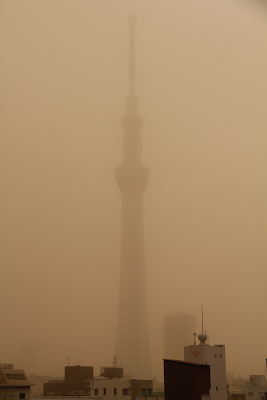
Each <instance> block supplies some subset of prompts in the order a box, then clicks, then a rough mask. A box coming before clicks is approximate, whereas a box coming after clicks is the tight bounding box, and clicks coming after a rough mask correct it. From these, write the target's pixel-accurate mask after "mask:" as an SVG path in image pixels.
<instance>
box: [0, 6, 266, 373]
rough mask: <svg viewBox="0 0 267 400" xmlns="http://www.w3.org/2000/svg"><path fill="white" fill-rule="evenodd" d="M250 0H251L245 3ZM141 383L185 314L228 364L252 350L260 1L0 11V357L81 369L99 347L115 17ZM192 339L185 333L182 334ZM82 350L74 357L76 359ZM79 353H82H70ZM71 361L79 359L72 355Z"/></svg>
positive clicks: (111, 280) (111, 231) (262, 186)
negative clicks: (172, 321)
mask: <svg viewBox="0 0 267 400" xmlns="http://www.w3.org/2000/svg"><path fill="white" fill-rule="evenodd" d="M252 3H253V4H252ZM130 14H134V15H136V16H137V26H136V94H137V95H138V96H139V108H140V114H141V116H142V117H143V119H144V127H143V128H142V130H141V134H142V136H143V153H142V162H143V164H144V165H146V166H149V167H150V180H149V183H148V186H147V189H146V192H145V194H144V228H145V251H146V275H147V302H148V321H149V333H150V344H151V355H152V369H153V375H156V376H157V377H158V378H161V377H162V375H163V363H162V358H163V356H164V354H163V317H164V315H166V314H173V313H176V312H187V313H189V314H193V315H195V316H196V318H197V326H198V328H197V330H198V331H199V330H200V329H201V322H200V317H201V311H200V310H201V304H203V307H204V328H205V329H206V330H207V331H208V333H209V337H210V344H225V346H226V362H227V370H228V371H234V372H235V374H236V375H237V376H238V375H242V374H243V375H248V374H262V373H263V363H264V359H265V358H266V356H267V352H266V337H267V324H266V281H267V273H266V261H267V260H266V258H267V257H266V216H267V215H266V204H267V199H266V197H267V196H266V167H267V162H266V145H267V143H266V128H267V119H266V101H267V98H266V97H267V96H266V93H267V80H266V70H267V60H266V44H267V43H266V42H267V35H266V6H265V5H264V3H263V2H260V1H257V2H256V1H255V2H249V1H230V0H229V1H228V0H219V1H213V0H202V1H196V0H187V1H177V0H168V1H160V0H146V1H144V0H142V1H141V0H139V1H138V0H114V1H103V0H100V1H82V0H64V1H60V0H39V1H34V0H31V1H28V0H25V1H19V0H17V1H13V0H8V1H7V0H2V1H1V3H0V41H1V42H0V52H1V61H0V62H1V64H0V68H1V78H0V79H1V95H0V101H1V104H0V106H1V111H0V113H1V115H0V117H1V139H0V141H1V166H0V171H1V173H0V174H1V175H0V178H1V182H0V185H1V204H0V206H1V208H0V213H1V215H0V218H1V274H0V362H7V363H12V362H14V363H15V365H16V366H17V367H22V368H25V370H26V372H28V373H29V372H35V373H38V374H51V375H52V374H54V375H63V368H64V366H65V365H66V364H67V357H68V356H70V357H71V364H72V365H73V364H78V363H79V362H80V361H81V363H82V364H83V365H92V366H94V367H95V373H98V371H99V370H98V369H99V367H100V366H102V365H106V362H107V363H108V364H109V365H110V364H111V362H112V358H113V356H114V351H115V335H116V324H117V308H118V295H119V264H120V235H121V207H122V198H121V193H120V191H119V188H118V187H117V183H116V180H115V168H116V167H117V166H119V165H121V164H122V159H123V154H122V135H123V131H122V129H121V128H120V125H121V118H122V117H123V115H124V112H125V97H126V96H127V95H128V94H129V77H128V51H129V49H128V20H127V16H128V15H130ZM192 343H193V332H192ZM80 349H81V350H80ZM79 354H81V356H80V357H79ZM79 358H80V359H79Z"/></svg>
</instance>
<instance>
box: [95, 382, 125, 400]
mask: <svg viewBox="0 0 267 400" xmlns="http://www.w3.org/2000/svg"><path fill="white" fill-rule="evenodd" d="M104 389H105V390H106V391H104ZM125 392H127V393H129V394H123V393H125ZM91 395H93V396H103V398H105V399H106V400H120V399H121V400H122V399H124V400H127V399H128V400H130V399H131V394H130V380H129V379H94V380H93V382H92V384H91Z"/></svg>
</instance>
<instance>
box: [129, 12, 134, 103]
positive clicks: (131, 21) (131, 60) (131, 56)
mask: <svg viewBox="0 0 267 400" xmlns="http://www.w3.org/2000/svg"><path fill="white" fill-rule="evenodd" d="M128 20H129V50H130V52H129V79H130V96H134V80H135V25H136V16H135V15H129V17H128Z"/></svg>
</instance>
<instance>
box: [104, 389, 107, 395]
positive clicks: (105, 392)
mask: <svg viewBox="0 0 267 400" xmlns="http://www.w3.org/2000/svg"><path fill="white" fill-rule="evenodd" d="M106 394H107V389H106V388H104V389H103V395H104V396H106Z"/></svg>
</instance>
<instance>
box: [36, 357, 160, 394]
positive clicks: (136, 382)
mask: <svg viewBox="0 0 267 400" xmlns="http://www.w3.org/2000/svg"><path fill="white" fill-rule="evenodd" d="M122 376H123V369H122V368H118V367H107V368H104V370H102V371H101V376H94V375H93V367H84V366H80V365H76V366H67V367H65V378H64V380H61V381H54V380H52V381H49V382H48V383H44V397H50V396H53V398H54V397H55V396H56V397H60V396H65V397H66V396H68V397H75V396H103V398H105V399H106V400H115V399H116V400H120V399H121V400H127V399H128V400H134V399H135V398H136V397H137V396H141V395H142V394H143V393H144V394H145V393H148V394H150V393H152V391H153V381H152V380H140V379H123V378H122Z"/></svg>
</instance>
